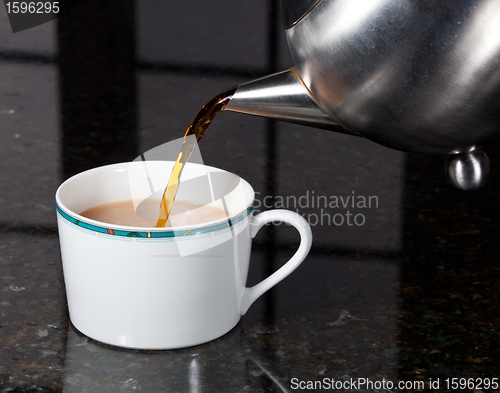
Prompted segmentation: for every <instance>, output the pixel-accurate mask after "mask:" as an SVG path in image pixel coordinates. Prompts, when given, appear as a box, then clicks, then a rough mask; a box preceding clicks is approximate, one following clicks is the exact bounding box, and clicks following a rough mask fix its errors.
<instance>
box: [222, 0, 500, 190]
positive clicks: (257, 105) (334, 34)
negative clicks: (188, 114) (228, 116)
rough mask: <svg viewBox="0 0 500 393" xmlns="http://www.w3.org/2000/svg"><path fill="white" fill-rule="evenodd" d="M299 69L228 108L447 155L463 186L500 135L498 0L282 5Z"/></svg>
mask: <svg viewBox="0 0 500 393" xmlns="http://www.w3.org/2000/svg"><path fill="white" fill-rule="evenodd" d="M281 6H282V14H283V21H284V24H285V28H286V37H287V41H288V46H289V49H290V51H291V54H292V57H293V60H294V63H295V67H294V68H292V69H291V70H288V71H285V72H281V73H278V74H274V75H270V76H268V77H264V78H261V79H258V80H256V81H253V82H249V83H246V84H242V85H240V86H238V89H237V90H236V92H235V94H234V96H233V98H232V99H231V101H230V102H229V104H228V105H227V106H226V110H231V111H236V112H243V113H248V114H253V115H258V116H265V117H269V118H274V119H278V120H284V121H289V122H293V123H299V124H304V125H310V126H313V127H319V128H326V129H331V130H335V131H339V132H344V133H352V134H354V135H358V136H363V137H365V138H368V139H370V140H372V141H375V142H377V143H380V144H382V145H385V146H388V147H391V148H394V149H398V150H402V151H406V152H414V153H424V154H448V155H450V157H449V159H448V161H447V166H446V170H447V174H448V176H449V178H450V180H451V181H452V183H453V184H455V185H456V186H457V187H459V188H462V189H475V188H479V187H480V186H482V185H483V184H484V182H485V181H486V178H487V176H488V173H489V160H488V157H487V156H486V155H485V154H484V153H483V152H481V151H480V150H479V149H481V148H482V147H485V146H488V145H490V144H492V143H494V142H496V141H498V140H499V138H500V127H499V126H500V1H499V0H319V1H318V0H282V4H281Z"/></svg>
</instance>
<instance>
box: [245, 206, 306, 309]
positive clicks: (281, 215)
mask: <svg viewBox="0 0 500 393" xmlns="http://www.w3.org/2000/svg"><path fill="white" fill-rule="evenodd" d="M273 221H274V222H276V221H279V222H285V223H288V224H290V225H293V226H294V227H295V228H297V230H298V231H299V234H300V245H299V249H298V250H297V251H296V252H295V254H294V255H293V257H292V258H291V259H290V260H289V261H288V262H287V263H285V264H284V265H283V266H282V267H281V268H279V269H278V270H277V271H275V272H274V273H273V274H271V275H270V276H269V277H267V278H266V279H264V280H262V281H261V282H260V283H258V284H256V285H254V286H253V287H251V288H245V290H244V292H243V300H242V302H241V308H240V313H241V315H245V313H246V312H247V311H248V309H249V308H250V306H251V305H252V304H253V302H255V301H256V300H257V299H258V298H259V297H260V296H261V295H262V294H264V293H265V292H266V291H268V290H269V289H271V288H272V287H274V286H275V285H276V284H277V283H279V282H280V281H281V280H283V279H284V278H285V277H287V276H288V275H289V274H290V273H291V272H293V271H294V270H295V269H297V267H298V266H299V265H300V264H301V263H302V261H303V260H304V259H305V258H306V256H307V254H308V253H309V250H310V249H311V244H312V232H311V227H310V226H309V224H308V222H307V221H306V220H305V219H304V218H303V217H301V216H300V215H298V214H297V213H294V212H291V211H289V210H283V209H276V210H269V211H266V212H263V213H260V214H258V215H257V216H255V217H253V218H252V221H251V222H250V236H252V238H254V237H255V235H256V234H257V232H258V231H259V229H260V228H262V226H264V225H265V224H267V223H270V222H273Z"/></svg>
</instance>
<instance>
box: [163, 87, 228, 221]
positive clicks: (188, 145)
mask: <svg viewBox="0 0 500 393" xmlns="http://www.w3.org/2000/svg"><path fill="white" fill-rule="evenodd" d="M235 91H236V88H234V89H230V90H226V91H225V92H223V93H222V94H220V95H218V96H217V97H215V98H213V99H212V100H211V101H209V102H208V103H207V104H206V105H205V106H204V107H203V108H202V109H201V111H200V112H198V115H196V118H195V119H194V121H193V123H192V124H191V125H190V126H189V128H188V129H187V131H186V134H185V135H184V140H183V141H182V147H181V151H180V153H179V155H178V156H177V160H176V161H175V165H174V167H173V168H172V173H171V174H170V178H169V179H168V183H167V187H165V191H164V192H163V196H162V199H161V203H160V214H159V216H158V222H157V224H156V227H157V228H162V227H164V226H165V224H166V223H167V220H168V216H169V214H170V210H171V209H172V204H173V202H174V199H175V196H176V194H177V190H178V188H179V182H180V178H181V174H182V169H183V168H184V165H185V164H186V162H187V161H188V160H189V157H191V154H192V153H193V151H194V149H195V148H196V144H197V143H198V141H199V140H200V139H201V137H202V136H203V134H204V133H205V131H206V130H207V128H208V126H209V125H210V123H211V122H212V120H213V118H214V117H215V115H216V114H217V113H219V112H221V111H222V110H224V108H225V107H226V105H227V104H228V103H229V101H230V100H231V98H232V96H233V94H234V92H235ZM191 135H194V136H195V138H188V137H189V136H191Z"/></svg>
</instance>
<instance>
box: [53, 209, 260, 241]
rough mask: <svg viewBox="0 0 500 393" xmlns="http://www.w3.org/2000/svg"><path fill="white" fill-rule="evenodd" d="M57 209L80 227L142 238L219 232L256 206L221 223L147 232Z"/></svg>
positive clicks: (66, 218) (243, 216) (242, 218)
mask: <svg viewBox="0 0 500 393" xmlns="http://www.w3.org/2000/svg"><path fill="white" fill-rule="evenodd" d="M56 209H57V213H59V215H60V216H61V217H62V218H64V219H65V220H67V221H69V222H70V223H72V224H74V225H78V226H79V227H82V228H85V229H87V230H90V231H94V232H98V233H104V234H107V235H115V236H123V237H141V238H155V239H158V238H165V237H180V236H192V235H199V234H200V233H209V232H217V231H221V230H224V229H228V228H232V227H233V226H235V225H236V224H238V223H239V222H241V221H243V220H245V219H246V218H247V217H249V216H250V215H251V214H252V213H253V211H254V206H253V205H252V206H250V207H249V208H247V209H246V210H245V211H244V212H243V213H241V214H239V215H237V216H236V217H234V218H232V219H228V220H226V221H224V222H223V223H220V224H215V225H210V226H206V227H201V228H195V229H188V230H180V231H174V230H170V231H169V230H162V231H161V232H155V231H151V232H146V231H138V232H131V231H122V230H119V229H111V228H106V227H101V226H98V225H93V224H89V223H86V222H83V221H80V220H77V219H76V218H74V217H72V216H70V215H69V214H67V213H65V212H64V211H62V210H61V208H60V207H59V206H58V205H57V204H56Z"/></svg>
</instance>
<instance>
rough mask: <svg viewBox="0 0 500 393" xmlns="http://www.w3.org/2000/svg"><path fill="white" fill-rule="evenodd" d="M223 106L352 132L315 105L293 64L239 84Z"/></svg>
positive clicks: (233, 109) (252, 113)
mask: <svg viewBox="0 0 500 393" xmlns="http://www.w3.org/2000/svg"><path fill="white" fill-rule="evenodd" d="M224 109H225V110H229V111H233V112H239V113H246V114H249V115H255V116H262V117H267V118H270V119H274V120H282V121H286V122H289V123H296V124H301V125H306V126H311V127H316V128H323V129H327V130H332V131H337V132H342V133H347V134H351V135H352V133H351V132H349V131H348V130H346V129H345V128H343V127H342V126H341V125H339V124H338V123H337V122H336V121H335V119H333V118H332V117H331V116H330V115H329V114H328V113H326V112H325V111H324V110H323V109H321V107H320V106H318V104H317V103H316V102H315V101H314V99H313V98H312V97H311V95H310V94H309V90H308V89H307V88H306V87H305V86H304V83H303V82H302V80H301V78H300V76H299V74H298V72H297V71H296V69H295V68H292V69H290V70H288V71H283V72H280V73H277V74H273V75H269V76H265V77H263V78H260V79H257V80H254V81H251V82H248V83H244V84H241V85H239V86H238V88H237V89H236V92H235V93H234V95H233V97H232V98H231V100H230V101H229V103H228V104H227V106H226V107H225V108H224Z"/></svg>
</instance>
